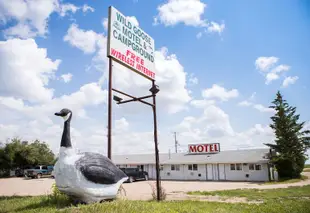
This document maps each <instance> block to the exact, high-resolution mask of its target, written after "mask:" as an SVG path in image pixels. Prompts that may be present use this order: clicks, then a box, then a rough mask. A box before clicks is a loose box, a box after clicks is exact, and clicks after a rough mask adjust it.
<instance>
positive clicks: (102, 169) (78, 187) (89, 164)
mask: <svg viewBox="0 0 310 213" xmlns="http://www.w3.org/2000/svg"><path fill="white" fill-rule="evenodd" d="M55 115H56V116H60V117H62V118H63V119H64V129H63V133H62V138H61V143H60V151H59V157H58V160H57V162H56V164H55V166H54V172H55V181H56V186H57V187H58V189H59V190H60V191H61V192H63V193H65V194H67V195H69V196H71V197H72V198H74V199H75V202H78V203H86V204H89V203H94V202H102V201H104V200H113V199H115V198H116V196H117V192H118V190H119V188H120V186H121V184H122V183H124V182H125V181H126V180H127V179H128V177H127V175H126V174H125V173H124V172H123V171H122V170H120V169H119V168H118V167H116V166H115V164H113V162H112V161H111V160H110V159H109V158H107V157H105V156H103V155H101V154H99V153H92V152H84V153H76V152H75V151H74V149H73V148H72V145H71V138H70V121H71V118H72V112H71V111H70V110H69V109H62V110H61V111H60V112H57V113H55Z"/></svg>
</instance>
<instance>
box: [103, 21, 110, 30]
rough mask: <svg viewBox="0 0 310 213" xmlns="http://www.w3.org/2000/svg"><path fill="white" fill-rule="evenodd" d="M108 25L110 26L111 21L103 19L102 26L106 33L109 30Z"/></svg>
mask: <svg viewBox="0 0 310 213" xmlns="http://www.w3.org/2000/svg"><path fill="white" fill-rule="evenodd" d="M108 24H109V19H108V18H103V19H102V26H103V29H104V30H105V31H107V30H108V27H109V26H108Z"/></svg>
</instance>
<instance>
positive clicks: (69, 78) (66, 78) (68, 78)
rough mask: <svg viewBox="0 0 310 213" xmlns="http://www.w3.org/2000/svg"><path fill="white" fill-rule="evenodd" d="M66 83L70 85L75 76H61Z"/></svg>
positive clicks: (69, 74) (68, 74)
mask: <svg viewBox="0 0 310 213" xmlns="http://www.w3.org/2000/svg"><path fill="white" fill-rule="evenodd" d="M60 77H61V78H62V79H63V81H64V82H65V83H69V82H70V81H71V80H72V77H73V75H72V74H71V73H67V74H63V75H61V76H60Z"/></svg>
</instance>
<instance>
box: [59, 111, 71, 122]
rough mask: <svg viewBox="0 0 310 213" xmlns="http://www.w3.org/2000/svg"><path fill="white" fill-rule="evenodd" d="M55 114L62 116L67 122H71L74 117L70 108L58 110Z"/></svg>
mask: <svg viewBox="0 0 310 213" xmlns="http://www.w3.org/2000/svg"><path fill="white" fill-rule="evenodd" d="M55 115H56V116H60V117H62V118H63V119H64V120H65V122H70V120H71V118H72V112H71V110H70V109H67V108H64V109H62V110H60V112H56V113H55Z"/></svg>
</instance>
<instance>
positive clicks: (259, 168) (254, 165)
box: [249, 164, 262, 170]
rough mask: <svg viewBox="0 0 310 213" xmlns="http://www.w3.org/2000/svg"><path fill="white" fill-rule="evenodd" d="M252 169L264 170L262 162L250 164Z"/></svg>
mask: <svg viewBox="0 0 310 213" xmlns="http://www.w3.org/2000/svg"><path fill="white" fill-rule="evenodd" d="M249 169H250V170H262V166H261V165H260V164H249Z"/></svg>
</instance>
